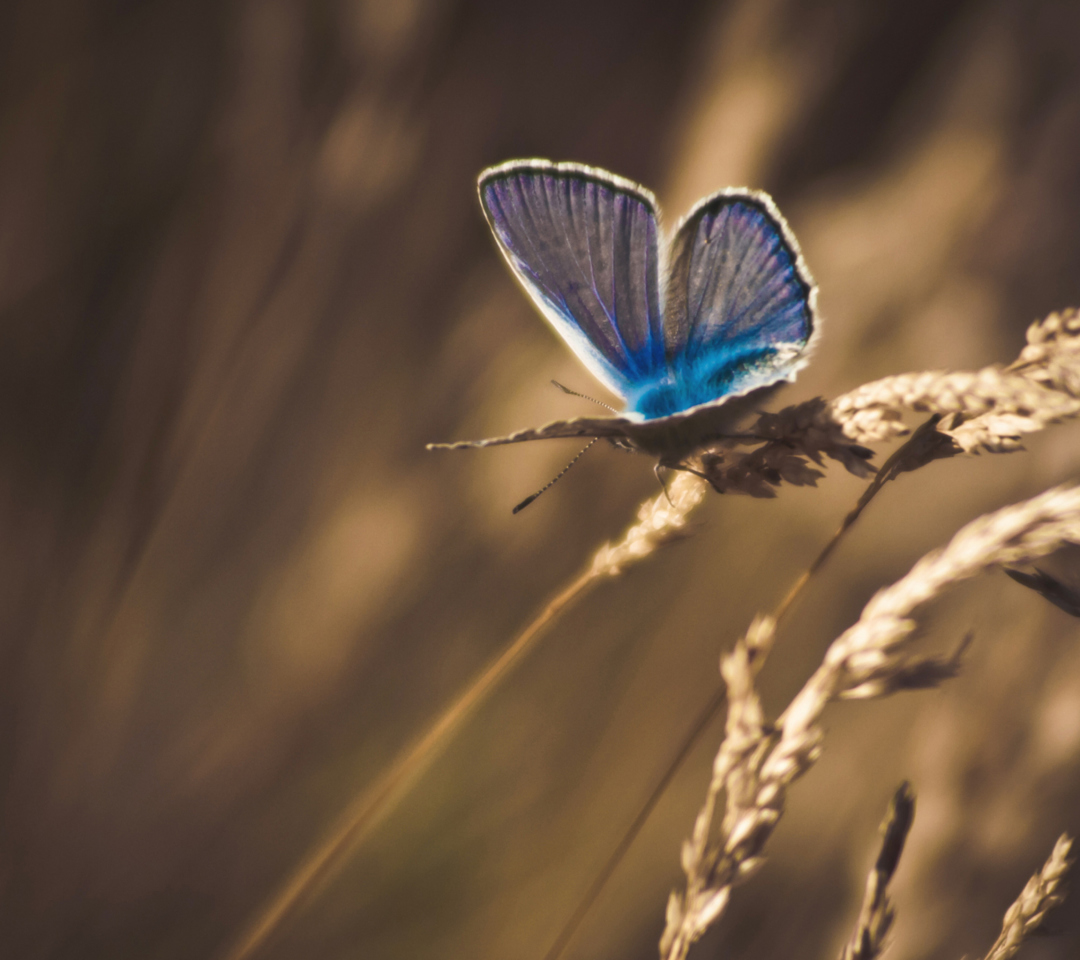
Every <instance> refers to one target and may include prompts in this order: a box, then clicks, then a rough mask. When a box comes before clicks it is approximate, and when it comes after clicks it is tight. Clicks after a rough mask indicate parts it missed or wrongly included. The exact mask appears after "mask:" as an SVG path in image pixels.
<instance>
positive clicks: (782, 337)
mask: <svg viewBox="0 0 1080 960" xmlns="http://www.w3.org/2000/svg"><path fill="white" fill-rule="evenodd" d="M813 294H814V282H813V280H812V279H811V277H810V273H809V271H808V270H807V269H806V265H805V264H804V263H803V262H802V257H801V256H800V254H799V248H798V245H797V243H796V242H795V238H794V236H793V235H792V233H791V231H790V230H789V229H788V226H787V224H786V223H785V222H784V219H783V217H782V216H781V215H780V212H779V211H778V210H777V209H776V207H775V205H774V204H773V202H772V201H771V200H770V199H769V197H768V196H766V195H765V194H763V193H757V192H751V191H725V192H723V193H721V194H717V195H716V196H714V197H710V198H708V199H707V200H704V201H702V202H701V203H699V204H698V205H697V207H695V208H694V210H693V211H692V212H691V213H690V214H689V216H687V218H686V220H685V221H684V222H683V223H682V225H681V226H680V227H679V229H678V231H677V232H676V234H675V237H674V239H673V240H672V248H671V272H670V277H669V282H668V288H667V317H666V320H665V325H664V332H665V337H666V347H667V355H668V356H669V357H672V356H675V355H694V354H698V353H701V352H703V351H704V352H708V351H709V350H710V349H712V348H715V347H716V346H718V345H721V344H727V343H731V342H732V341H735V340H743V339H749V340H750V341H752V342H754V343H757V344H761V345H766V346H767V345H771V344H777V343H790V344H799V345H802V344H805V343H806V342H807V341H808V340H809V339H810V335H811V333H812V332H813V326H814V316H813V304H812V300H813Z"/></svg>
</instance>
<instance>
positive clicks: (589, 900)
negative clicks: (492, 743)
mask: <svg viewBox="0 0 1080 960" xmlns="http://www.w3.org/2000/svg"><path fill="white" fill-rule="evenodd" d="M940 420H941V417H940V416H939V415H936V414H935V415H934V416H932V417H931V418H930V419H929V420H927V421H926V422H925V423H923V424H922V425H921V426H920V427H918V428H917V429H916V430H915V432H914V433H912V435H911V436H910V437H909V438H908V440H907V442H906V443H904V444H903V446H901V447H899V448H898V449H897V450H896V451H895V452H894V453H893V455H892V456H891V457H889V459H888V460H886V461H885V462H884V463H883V464H882V465H881V468H880V469H879V470H878V472H877V473H876V474H875V476H874V479H873V480H871V481H870V483H869V484H868V485H867V487H866V490H864V491H863V494H862V496H861V497H859V500H858V502H857V503H856V504H855V506H854V508H852V510H851V512H850V513H848V515H847V516H846V517H844V519H843V521H842V522H841V524H840V528H839V529H838V530H837V531H836V533H834V534H833V536H832V539H830V540H829V542H828V543H827V544H825V547H824V549H822V551H821V552H820V553H819V554H818V555H817V557H815V558H814V561H813V563H811V564H810V566H809V567H807V569H806V571H805V572H804V573H803V574H802V576H800V577H799V579H798V580H796V581H795V583H794V585H793V586H792V587H791V589H790V590H789V591H788V592H787V595H786V596H785V597H784V599H783V600H781V601H780V603H779V605H778V606H777V608H776V612H775V613H774V614H773V616H774V618H775V619H776V620H777V621H778V622H779V620H780V619H781V618H782V617H783V616H784V615H785V614H786V613H787V612H788V610H790V609H791V606H792V604H794V602H795V600H796V599H797V598H798V597H799V594H800V593H802V591H803V589H805V587H806V585H807V584H808V583H809V582H810V578H811V577H813V575H814V574H815V573H817V572H818V571H819V570H820V569H821V568H822V567H823V566H824V565H825V561H826V560H828V559H829V557H830V556H831V555H832V552H833V551H834V550H835V549H836V547H837V545H838V544H839V543H840V541H841V540H842V539H843V537H844V535H845V534H846V533H847V532H848V530H850V529H851V527H852V525H853V524H854V523H855V521H856V520H858V519H859V516H860V515H861V514H862V512H863V510H865V509H866V507H867V506H868V505H869V503H870V501H871V500H873V499H874V497H876V496H877V495H878V493H879V492H880V491H881V488H882V487H883V486H885V484H886V483H887V482H888V481H889V480H894V479H895V478H896V477H897V476H899V475H900V474H901V473H905V472H907V471H910V470H917V469H918V468H919V467H921V466H923V465H924V464H927V463H929V462H930V461H931V460H936V459H939V458H941V457H945V456H951V455H952V453H954V452H955V445H954V444H953V441H952V439H951V438H949V437H948V436H946V435H945V434H942V433H938V431H937V425H938V422H939V421H940ZM759 669H760V667H759ZM726 699H727V697H726V696H725V693H724V691H723V690H722V689H721V690H718V691H717V692H716V693H715V694H714V695H713V697H712V699H711V700H710V701H709V702H708V704H707V705H706V706H705V708H704V709H703V710H702V712H701V713H700V714H699V715H698V717H697V719H696V720H695V721H694V723H693V724H692V725H691V727H690V730H689V731H688V732H687V734H686V736H685V737H684V739H683V741H682V743H681V744H680V745H679V748H678V750H677V751H676V753H675V756H674V757H673V758H672V761H671V763H670V764H669V765H668V768H667V770H665V771H664V773H663V774H662V775H661V777H660V780H659V781H658V782H657V785H656V787H655V788H654V789H653V791H652V793H651V794H649V798H648V799H647V800H646V801H645V803H644V804H643V805H642V807H641V810H640V811H638V814H637V816H636V817H634V819H633V821H632V822H631V824H630V826H629V827H628V828H627V830H626V833H625V834H624V835H623V838H622V839H621V840H620V841H619V843H618V845H617V846H616V847H615V849H614V851H613V852H612V854H611V856H610V857H609V858H608V859H607V861H606V862H605V863H604V866H603V867H602V868H601V870H600V873H599V874H597V876H596V878H595V879H594V880H593V882H592V883H591V884H590V885H589V888H588V889H587V890H586V891H585V893H584V894H583V896H582V898H581V900H580V901H579V902H578V905H577V908H576V909H575V910H574V912H573V914H571V916H570V919H569V920H568V921H567V922H566V924H565V925H564V926H563V928H562V930H561V931H559V935H558V936H557V937H556V938H555V942H554V943H553V944H552V946H551V949H550V950H548V952H547V953H546V954H545V955H544V960H558V958H559V957H560V956H562V953H563V951H564V950H565V949H566V947H567V946H568V945H569V943H570V941H571V940H572V939H573V937H574V934H575V933H576V932H577V929H578V927H580V926H581V922H582V921H583V920H584V919H585V917H586V916H587V915H588V912H589V910H590V909H591V908H592V905H593V903H595V902H596V898H597V897H598V896H599V895H600V892H601V891H602V890H603V889H604V886H605V884H606V883H607V881H608V879H609V878H610V877H611V875H612V874H613V873H614V872H615V869H616V868H617V867H618V865H619V863H620V862H622V859H623V857H624V856H625V855H626V852H627V850H629V849H630V847H631V846H632V845H633V842H634V840H636V839H637V836H638V834H639V833H640V832H641V828H642V827H643V826H644V825H645V823H646V821H647V820H648V819H649V816H650V815H651V814H652V812H653V810H654V809H655V808H656V805H657V803H659V801H660V798H661V797H662V796H663V795H664V791H665V790H666V789H667V787H668V785H669V784H670V783H671V782H672V780H674V779H675V774H676V773H678V771H679V768H680V767H681V766H682V764H683V761H684V760H685V759H686V758H687V757H688V756H689V755H690V753H691V752H692V751H693V749H694V747H695V746H696V745H697V742H698V740H699V739H700V737H701V735H702V734H703V733H704V732H705V730H706V729H707V728H708V726H709V724H710V722H711V721H712V720H713V719H714V718H715V717H716V715H717V714H718V713H719V712H720V707H721V706H723V704H724V702H725V701H726Z"/></svg>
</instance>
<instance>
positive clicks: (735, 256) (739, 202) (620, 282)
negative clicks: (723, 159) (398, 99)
mask: <svg viewBox="0 0 1080 960" xmlns="http://www.w3.org/2000/svg"><path fill="white" fill-rule="evenodd" d="M478 187H479V193H480V202H481V206H482V207H483V210H484V214H485V216H486V218H487V220H488V224H489V225H490V227H491V230H492V233H493V234H494V236H495V239H496V241H497V243H498V245H499V249H500V251H501V252H502V254H503V256H504V257H505V259H506V261H507V263H508V264H509V266H510V268H511V271H512V272H513V274H514V275H515V277H516V278H517V279H518V281H519V282H520V283H521V285H522V286H523V287H524V289H525V291H526V293H527V294H528V295H529V297H530V298H531V299H532V300H533V302H534V303H535V304H536V306H537V308H538V309H539V310H540V312H541V314H542V315H543V316H544V317H545V319H547V320H548V322H549V323H550V324H551V326H552V327H553V328H554V329H555V331H556V332H557V333H558V334H559V335H560V336H561V337H562V338H563V339H564V340H565V341H566V342H567V344H568V345H569V346H570V348H571V349H572V350H573V351H574V353H575V354H577V356H578V357H579V358H580V359H581V361H582V362H583V363H584V364H585V366H586V367H587V368H588V369H589V370H590V371H591V372H592V373H593V374H594V375H595V376H596V377H597V378H598V379H599V380H600V381H601V382H602V383H603V384H604V385H605V386H607V387H608V388H609V389H610V390H612V391H613V392H614V393H616V394H617V395H618V396H620V397H622V398H623V399H624V401H625V404H626V406H625V410H624V411H623V412H622V414H621V415H620V416H616V417H597V418H589V417H581V418H577V419H575V420H564V421H556V422H554V423H551V424H548V425H546V426H545V427H540V428H537V429H534V430H523V431H519V432H518V433H515V434H512V435H511V436H508V437H499V438H494V439H490V440H479V441H469V442H465V443H456V444H432V446H433V447H440V448H461V447H477V446H492V445H496V444H502V443H518V442H522V441H525V440H540V439H548V438H553V437H606V438H608V439H609V440H612V441H613V442H615V443H616V445H618V446H623V447H628V448H631V449H634V450H639V451H641V452H643V453H648V454H649V455H651V456H655V457H657V458H658V459H659V461H660V462H661V463H662V464H663V465H665V466H673V467H680V466H682V464H683V460H684V459H685V458H686V457H687V456H689V455H690V454H691V453H693V452H694V450H696V449H699V448H701V447H702V446H704V445H706V444H708V443H709V442H710V441H713V440H716V439H718V438H720V437H723V436H725V435H726V434H729V433H730V432H731V431H732V430H733V429H734V426H735V424H736V422H737V420H738V419H739V418H740V417H741V416H742V415H744V414H745V413H746V412H747V410H748V408H749V407H750V406H751V405H752V404H753V403H758V402H761V400H762V399H764V397H765V396H766V395H767V394H769V393H771V392H772V390H773V389H775V388H776V387H777V386H779V385H780V384H781V383H783V382H785V381H788V380H791V379H794V376H795V373H796V371H797V370H798V369H799V368H800V367H801V366H802V365H803V364H804V363H805V362H806V358H807V351H808V347H809V346H810V344H811V341H812V339H813V338H814V336H815V335H816V332H817V319H816V315H815V299H816V289H815V287H814V283H813V280H812V279H811V277H810V273H809V271H808V270H807V268H806V265H805V264H804V263H803V260H802V256H801V255H800V253H799V248H798V244H797V243H796V241H795V238H794V236H793V235H792V233H791V231H790V229H789V228H788V226H787V224H786V222H785V221H784V219H783V217H782V216H781V215H780V213H779V211H778V210H777V209H776V207H775V205H774V204H773V202H772V200H771V199H770V198H769V197H768V196H767V195H766V194H763V193H760V192H757V191H752V190H724V191H721V192H720V193H717V194H714V195H713V196H711V197H707V198H706V199H704V200H702V201H701V202H700V203H698V204H697V205H696V206H695V207H694V209H693V210H691V212H690V213H689V214H688V215H687V216H686V217H685V218H684V219H683V220H682V222H681V223H680V224H679V226H678V227H677V228H676V230H675V232H674V234H673V236H672V238H671V240H670V242H668V243H667V244H665V243H663V242H662V238H661V235H660V229H659V223H658V213H657V205H656V201H655V199H654V198H653V196H652V194H651V193H649V191H647V190H645V189H644V188H643V187H640V186H638V185H637V184H635V183H632V182H631V181H629V180H625V179H623V178H621V177H617V176H615V175H614V174H610V173H607V172H606V171H603V170H598V169H595V168H591V167H584V166H581V165H578V164H566V163H561V164H555V163H550V162H548V161H545V160H524V161H512V162H510V163H505V164H502V165H500V166H497V167H492V168H490V169H488V170H485V171H484V172H483V173H482V174H481V175H480V179H479V184H478Z"/></svg>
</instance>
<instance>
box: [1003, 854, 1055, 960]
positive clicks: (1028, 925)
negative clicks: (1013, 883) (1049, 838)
mask: <svg viewBox="0 0 1080 960" xmlns="http://www.w3.org/2000/svg"><path fill="white" fill-rule="evenodd" d="M1071 849H1072V840H1071V838H1070V837H1068V836H1067V835H1066V834H1062V835H1061V836H1060V837H1058V841H1057V843H1055V844H1054V849H1053V851H1052V852H1051V853H1050V858H1049V859H1048V860H1047V861H1046V863H1045V864H1043V868H1042V870H1040V871H1039V872H1038V873H1037V874H1035V876H1033V877H1032V878H1031V879H1030V880H1029V881H1028V882H1027V884H1026V885H1025V886H1024V889H1023V891H1022V892H1021V893H1020V896H1019V897H1017V898H1016V902H1015V903H1014V904H1013V905H1012V906H1011V907H1009V909H1008V910H1007V911H1006V913H1005V921H1004V923H1002V925H1001V935H1000V936H999V937H998V938H997V940H995V941H994V945H993V946H992V947H991V948H990V952H989V953H987V955H986V957H985V960H1010V958H1011V957H1015V956H1016V954H1017V952H1018V951H1019V949H1020V946H1021V944H1022V943H1023V942H1024V941H1025V940H1026V939H1027V938H1028V937H1029V936H1031V934H1033V933H1034V932H1035V931H1036V930H1037V929H1038V928H1039V926H1040V925H1041V924H1042V922H1043V918H1044V917H1045V916H1046V914H1047V912H1048V911H1049V910H1051V909H1053V908H1054V907H1056V906H1057V905H1058V904H1059V903H1061V901H1062V900H1064V899H1065V895H1064V893H1063V892H1062V891H1061V885H1062V883H1063V882H1064V880H1065V876H1066V874H1068V872H1069V868H1070V867H1071V866H1072V861H1071V860H1070V859H1069V851H1070V850H1071Z"/></svg>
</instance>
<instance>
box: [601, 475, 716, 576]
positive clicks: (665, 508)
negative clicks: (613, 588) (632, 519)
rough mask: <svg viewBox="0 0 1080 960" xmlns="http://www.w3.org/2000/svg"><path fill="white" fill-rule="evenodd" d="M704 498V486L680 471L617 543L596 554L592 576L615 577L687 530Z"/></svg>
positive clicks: (646, 506) (643, 505) (648, 503)
mask: <svg viewBox="0 0 1080 960" xmlns="http://www.w3.org/2000/svg"><path fill="white" fill-rule="evenodd" d="M669 498H670V499H669ZM704 499H705V485H704V483H702V482H701V480H700V479H699V478H698V477H696V476H694V475H693V474H689V473H677V474H676V475H675V477H674V478H673V479H672V481H671V482H670V483H669V484H668V487H667V492H666V493H665V492H661V493H659V494H657V495H656V496H655V497H652V498H650V499H649V500H646V501H645V503H643V504H642V505H641V508H640V509H639V510H638V519H637V523H635V524H634V525H633V526H632V527H630V529H628V530H627V531H626V533H625V534H624V535H623V538H622V539H621V540H619V541H618V542H615V543H612V542H608V543H605V544H604V545H603V546H602V547H601V548H600V549H599V550H597V551H596V553H595V554H594V555H593V561H592V571H591V573H592V576H594V577H602V576H607V577H614V576H617V575H618V574H620V573H622V571H623V569H624V568H625V567H626V566H627V565H628V564H630V563H634V562H635V561H637V560H642V559H644V558H645V557H647V556H649V554H651V553H653V552H655V550H656V549H657V547H660V546H662V545H663V544H665V543H668V542H670V541H671V540H672V539H673V538H676V537H678V536H679V535H680V534H682V533H684V532H685V528H686V524H687V522H688V520H689V516H690V514H691V513H692V512H693V510H694V508H695V507H697V506H698V505H699V504H700V503H701V502H702V501H703V500H704Z"/></svg>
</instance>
